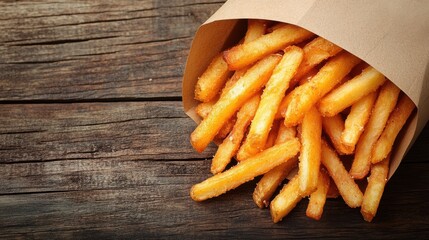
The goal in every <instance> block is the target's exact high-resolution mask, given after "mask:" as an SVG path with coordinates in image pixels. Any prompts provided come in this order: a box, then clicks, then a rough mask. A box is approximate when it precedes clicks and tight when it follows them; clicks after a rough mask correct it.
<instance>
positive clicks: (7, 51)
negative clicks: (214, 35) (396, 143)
mask: <svg viewBox="0 0 429 240" xmlns="http://www.w3.org/2000/svg"><path fill="white" fill-rule="evenodd" d="M223 2H224V1H223V0H219V1H216V0H184V1H179V0H174V1H150V0H145V1H137V0H128V1H127V0H117V1H113V0H107V1H98V0H95V1H89V0H82V1H70V0H58V1H54V0H47V1H41V0H25V1H9V0H0V32H1V33H2V34H0V239H9V238H13V239H15V238H36V239H51V238H72V239H117V238H120V239H133V238H137V239H183V238H185V239H219V238H221V239H223V238H231V239H261V238H262V239H278V238H306V239H311V238H321V237H327V238H343V239H350V238H357V237H360V238H376V239H394V238H399V239H409V238H426V237H427V235H428V234H429V219H428V217H427V216H428V215H429V210H428V209H429V208H428V204H427V199H428V197H429V187H428V186H429V175H428V174H427V172H428V170H429V162H428V161H427V159H429V152H428V151H427V146H429V126H426V127H425V129H424V130H423V132H422V133H421V135H420V137H419V138H418V139H417V141H416V142H415V144H414V146H413V147H412V148H411V149H410V151H409V152H408V154H407V155H406V157H405V159H404V161H403V163H402V164H401V166H400V167H399V169H398V171H397V172H396V173H395V175H394V176H393V178H392V179H391V180H390V181H389V182H388V184H387V188H386V191H385V194H384V196H383V198H382V200H381V205H380V208H379V212H378V214H377V216H376V217H375V218H374V221H373V222H372V223H366V222H365V221H364V220H363V219H362V217H361V215H360V213H359V209H350V208H348V207H347V206H346V205H345V204H344V202H343V200H342V199H329V200H328V201H327V204H326V206H325V211H324V215H323V216H322V219H321V220H320V221H318V222H317V221H314V220H312V219H309V218H307V217H306V216H305V209H306V207H307V200H303V201H301V202H300V203H299V204H298V206H297V208H296V209H294V210H293V211H292V212H291V214H290V215H288V216H287V217H286V218H285V219H284V220H283V221H282V222H280V223H278V224H273V223H272V221H271V217H270V215H269V211H268V210H267V209H265V210H261V209H258V208H257V207H256V205H255V204H254V203H253V201H252V192H253V189H254V187H255V184H256V183H257V180H258V179H255V180H254V181H251V182H249V183H246V184H245V185H243V186H241V187H239V188H237V189H235V190H233V191H230V192H228V193H227V194H225V195H222V196H220V197H218V198H215V199H211V200H208V201H205V202H202V203H196V202H194V201H192V200H191V198H190V197H189V190H190V188H191V186H192V185H193V184H196V183H198V182H200V181H202V180H204V179H205V178H207V177H209V176H211V174H210V158H211V157H212V156H213V154H214V151H215V146H214V145H213V144H212V145H210V147H209V148H208V149H207V150H206V151H205V152H204V153H202V154H198V153H196V152H195V151H194V150H193V149H192V147H191V145H190V143H189V135H190V133H191V132H192V130H193V129H194V128H195V123H194V122H193V121H192V120H191V119H189V118H188V117H187V116H186V115H185V114H184V113H183V109H182V104H181V102H180V100H181V77H182V71H183V67H184V64H185V61H186V56H187V53H188V50H189V47H190V44H191V40H192V37H193V35H194V33H195V31H196V29H197V27H198V26H199V25H200V24H201V23H203V22H204V21H205V20H206V19H207V18H208V17H209V16H210V15H211V14H212V13H213V12H214V11H215V10H216V9H217V8H218V7H220V6H221V4H222V3H223Z"/></svg>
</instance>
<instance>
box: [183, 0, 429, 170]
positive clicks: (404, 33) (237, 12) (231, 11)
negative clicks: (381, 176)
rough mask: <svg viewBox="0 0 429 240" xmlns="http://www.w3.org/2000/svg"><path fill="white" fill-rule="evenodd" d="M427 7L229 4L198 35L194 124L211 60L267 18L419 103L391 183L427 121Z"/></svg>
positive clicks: (187, 96)
mask: <svg viewBox="0 0 429 240" xmlns="http://www.w3.org/2000/svg"><path fill="white" fill-rule="evenodd" d="M428 13H429V4H428V3H427V1H419V0H409V1H402V0H393V1H392V0H382V1H381V0H378V1H372V0H368V1H353V0H348V1H345V0H344V1H333V0H323V1H315V0H312V1H311V0H307V1H300V0H269V1H260V0H229V1H228V2H226V3H225V4H224V5H223V6H222V7H221V8H220V9H219V10H218V11H217V12H216V13H215V14H214V15H213V16H211V17H210V18H209V19H208V20H207V21H206V22H205V23H204V24H203V25H202V26H201V27H200V28H199V30H198V31H197V33H196V35H195V38H194V40H193V43H192V47H191V50H190V53H189V56H188V61H187V64H186V69H185V73H184V78H183V84H182V96H183V105H184V109H185V111H186V113H187V115H188V116H190V117H191V118H192V119H193V120H194V121H196V122H199V121H200V119H199V117H198V116H197V115H196V113H195V111H194V107H195V106H196V105H197V101H196V100H194V86H195V83H196V81H197V79H198V77H199V76H200V75H201V74H202V72H203V71H204V70H205V69H206V67H207V66H208V64H209V63H210V61H211V59H212V58H213V57H214V56H215V55H216V54H217V53H219V52H220V51H222V50H224V49H225V48H227V47H229V46H231V44H232V43H233V42H234V41H235V42H236V41H237V39H239V36H242V35H243V34H244V32H245V21H244V20H241V21H240V19H267V20H274V21H280V22H286V23H290V24H295V25H298V26H300V27H303V28H305V29H307V30H309V31H312V32H313V33H315V34H317V35H319V36H321V37H323V38H326V39H328V40H329V41H331V42H333V43H335V44H337V45H338V46H340V47H342V48H343V49H345V50H347V51H349V52H350V53H352V54H354V55H356V56H358V57H359V58H361V59H362V60H364V61H366V62H367V63H368V64H370V65H371V66H373V67H374V68H376V69H377V70H378V71H380V72H381V73H383V74H384V75H385V76H386V77H387V78H389V79H390V80H391V81H392V82H393V83H395V84H396V85H397V86H398V87H399V88H400V89H401V90H402V91H404V92H405V93H406V94H407V95H408V96H409V97H410V98H411V99H412V100H413V102H414V103H415V104H416V106H417V114H415V115H412V118H411V119H410V120H409V121H408V124H407V125H406V126H405V127H404V128H405V129H404V131H402V132H403V134H402V135H400V136H398V138H397V141H396V143H395V146H394V149H393V150H392V156H391V166H390V169H391V170H390V173H389V178H390V177H391V176H392V174H393V173H394V172H395V170H396V169H397V167H398V165H399V163H400V162H401V160H402V158H403V157H404V155H405V154H406V152H407V151H408V149H409V148H410V147H411V145H412V143H413V142H414V141H415V139H416V138H417V136H418V134H419V133H420V132H421V130H422V129H423V127H424V126H425V124H426V123H427V121H428V119H429V14H428Z"/></svg>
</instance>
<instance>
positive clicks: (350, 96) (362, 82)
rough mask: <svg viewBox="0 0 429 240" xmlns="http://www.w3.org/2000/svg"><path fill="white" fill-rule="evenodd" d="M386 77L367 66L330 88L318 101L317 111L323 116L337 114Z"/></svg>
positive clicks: (375, 88)
mask: <svg viewBox="0 0 429 240" xmlns="http://www.w3.org/2000/svg"><path fill="white" fill-rule="evenodd" d="M385 81H386V78H385V77H384V75H383V74H381V73H380V72H378V71H377V70H375V69H374V68H373V67H367V68H366V69H365V70H363V71H362V73H361V74H359V75H357V76H356V77H354V78H352V79H351V80H349V81H347V82H345V83H344V84H342V85H341V86H339V87H337V88H336V89H334V90H332V92H330V93H329V94H327V95H326V96H325V97H323V98H322V99H321V100H320V102H319V111H320V113H321V114H322V115H323V116H328V117H332V116H334V115H337V114H338V113H340V112H341V111H343V110H344V109H346V108H347V107H349V106H351V105H352V104H353V103H355V102H357V101H359V99H361V98H362V97H364V96H366V95H368V94H369V93H371V92H375V91H376V90H377V89H378V88H379V87H380V86H381V85H383V83H384V82H385Z"/></svg>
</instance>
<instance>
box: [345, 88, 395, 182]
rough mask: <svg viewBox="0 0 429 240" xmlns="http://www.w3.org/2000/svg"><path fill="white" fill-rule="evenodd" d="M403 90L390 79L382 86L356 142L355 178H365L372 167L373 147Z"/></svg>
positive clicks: (353, 168) (352, 169)
mask: <svg viewBox="0 0 429 240" xmlns="http://www.w3.org/2000/svg"><path fill="white" fill-rule="evenodd" d="M400 91H401V90H400V89H399V88H398V87H396V86H395V84H393V83H392V82H390V81H386V83H385V84H384V85H383V86H382V87H381V89H380V93H379V94H378V97H377V100H376V101H375V105H374V107H373V109H372V113H371V116H370V118H369V120H368V123H367V124H366V126H365V130H364V131H363V133H362V135H361V137H360V138H359V140H358V142H357V144H356V150H355V156H354V159H353V163H352V167H351V168H350V175H352V177H353V178H355V179H362V178H364V177H365V176H366V175H367V174H368V172H369V169H370V165H371V152H372V148H373V146H374V144H375V142H376V141H377V139H378V138H379V137H380V135H381V133H382V132H383V129H384V127H385V126H386V122H387V119H388V118H389V115H390V113H391V112H392V111H393V109H394V108H395V105H396V102H397V99H398V95H399V92H400Z"/></svg>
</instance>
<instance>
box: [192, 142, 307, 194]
mask: <svg viewBox="0 0 429 240" xmlns="http://www.w3.org/2000/svg"><path fill="white" fill-rule="evenodd" d="M299 148H300V143H299V141H298V139H291V140H289V141H287V142H285V143H282V144H279V145H275V146H273V147H271V148H268V149H266V150H264V151H262V152H260V153H259V154H257V155H255V156H254V157H251V158H249V159H247V160H246V161H244V162H242V163H240V164H237V165H236V166H234V167H232V168H230V169H228V170H226V171H225V172H222V173H219V174H216V175H214V176H212V177H210V178H208V179H206V180H205V181H203V182H201V183H198V184H196V185H194V186H193V187H192V189H191V192H190V195H191V198H192V199H193V200H195V201H203V200H206V199H209V198H212V197H216V196H219V195H221V194H223V193H225V192H227V191H228V190H231V189H234V188H236V187H238V186H240V185H241V184H243V183H245V182H248V181H250V180H252V179H253V178H254V177H256V176H259V175H261V174H264V173H266V172H268V171H269V170H271V169H273V168H274V167H276V166H278V165H280V164H282V163H284V162H286V161H288V160H290V159H291V158H293V157H294V156H295V155H296V154H297V153H298V152H299Z"/></svg>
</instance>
